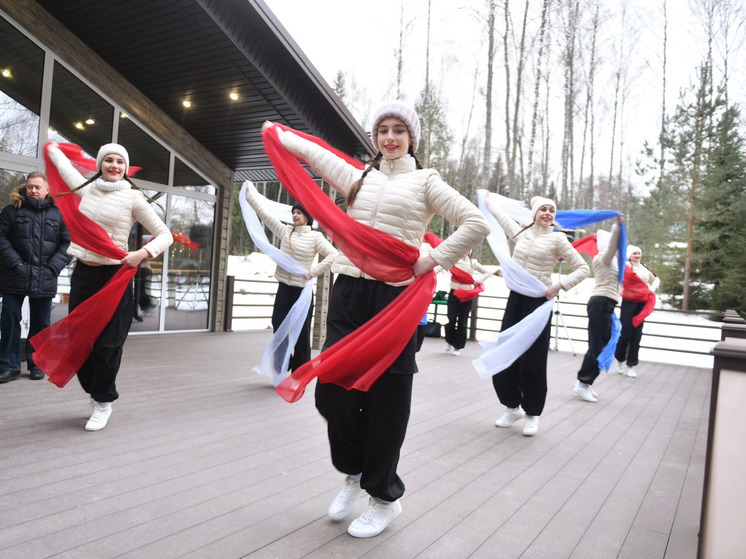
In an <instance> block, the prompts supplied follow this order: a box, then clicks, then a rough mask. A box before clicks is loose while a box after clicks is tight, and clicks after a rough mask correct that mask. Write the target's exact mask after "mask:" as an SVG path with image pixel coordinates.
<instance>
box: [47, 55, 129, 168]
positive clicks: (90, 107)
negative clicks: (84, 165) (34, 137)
mask: <svg viewBox="0 0 746 559" xmlns="http://www.w3.org/2000/svg"><path fill="white" fill-rule="evenodd" d="M113 118H114V107H112V106H111V105H110V104H109V103H107V102H106V101H104V100H103V99H102V98H101V97H100V96H99V95H98V94H97V93H96V92H95V91H93V90H92V89H91V88H90V87H88V86H87V85H85V84H84V83H83V82H82V81H80V80H79V79H78V78H76V77H75V76H74V75H73V74H72V73H70V72H69V71H68V70H67V69H65V68H64V67H63V66H62V65H60V64H59V63H58V62H55V64H54V77H53V78H52V104H51V107H50V111H49V139H50V141H55V142H70V143H73V144H77V145H79V146H80V147H81V148H83V151H84V152H85V153H86V154H88V155H89V156H90V157H92V158H93V159H95V158H96V154H97V153H98V148H100V147H101V146H102V145H104V144H108V143H110V142H111V134H112V120H113Z"/></svg>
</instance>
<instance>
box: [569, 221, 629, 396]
mask: <svg viewBox="0 0 746 559" xmlns="http://www.w3.org/2000/svg"><path fill="white" fill-rule="evenodd" d="M622 221H624V218H623V217H618V218H616V223H615V224H614V225H613V226H612V228H611V236H610V237H609V236H608V234H607V241H608V242H607V243H606V246H602V243H601V241H600V240H599V241H598V249H599V253H598V254H597V255H596V256H595V257H594V258H593V277H594V280H595V285H594V287H593V291H591V297H590V299H588V305H587V307H586V308H587V311H588V351H587V352H586V353H585V357H583V363H582V364H581V365H580V370H579V371H578V380H577V382H576V383H575V387H574V388H573V390H574V391H575V393H576V394H577V395H578V396H580V397H581V398H582V399H583V400H585V401H586V402H597V401H598V394H596V391H595V390H593V386H592V385H593V382H594V381H595V380H596V378H597V377H598V375H599V373H600V370H599V366H598V356H599V355H600V354H601V351H602V350H603V349H604V347H605V346H606V344H607V343H609V340H610V339H611V320H612V315H613V314H614V307H616V305H617V303H619V301H620V300H621V295H620V294H619V263H618V262H617V256H616V254H617V249H618V247H617V244H618V241H619V231H620V227H621V223H622ZM601 234H602V233H601V232H600V231H599V233H598V235H597V237H596V238H597V239H600V237H599V235H601Z"/></svg>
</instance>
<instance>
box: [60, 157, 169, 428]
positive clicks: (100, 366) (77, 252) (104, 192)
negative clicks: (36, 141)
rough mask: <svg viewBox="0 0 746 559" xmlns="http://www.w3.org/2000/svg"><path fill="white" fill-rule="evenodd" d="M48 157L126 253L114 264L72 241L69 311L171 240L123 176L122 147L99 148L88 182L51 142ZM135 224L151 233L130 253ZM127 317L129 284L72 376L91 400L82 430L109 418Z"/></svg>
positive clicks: (130, 304) (130, 311) (126, 166)
mask: <svg viewBox="0 0 746 559" xmlns="http://www.w3.org/2000/svg"><path fill="white" fill-rule="evenodd" d="M48 155H49V159H50V160H51V162H52V163H53V164H54V166H55V167H56V170H57V171H58V172H59V175H60V176H61V177H62V179H63V180H64V181H65V183H66V184H67V185H68V186H69V187H70V189H71V191H72V192H74V193H75V194H77V195H78V196H79V197H80V198H81V201H80V206H79V210H80V212H81V213H82V214H83V215H84V216H87V217H88V218H90V219H91V220H93V221H94V222H95V223H96V224H98V225H100V226H101V227H102V228H103V229H104V230H105V231H106V233H107V234H108V235H109V237H110V239H111V241H112V243H113V244H114V245H116V247H117V248H118V249H120V250H121V251H123V252H124V253H126V254H125V256H124V257H123V258H122V259H121V260H115V259H112V258H109V257H106V256H102V255H101V254H97V253H96V252H94V251H93V250H90V249H87V248H84V247H83V246H81V245H80V244H78V243H76V242H75V240H74V239H73V242H72V243H71V244H70V249H69V253H70V254H71V255H72V256H73V257H74V258H76V263H75V269H74V270H73V273H72V276H71V278H70V301H69V307H68V308H69V312H70V313H72V312H73V310H75V308H76V307H77V306H79V305H81V304H82V303H84V302H85V301H86V300H88V299H89V298H91V297H92V296H94V295H95V294H96V293H98V292H99V291H100V290H102V289H103V288H104V285H106V283H107V282H108V281H109V279H111V278H112V277H113V276H114V275H115V274H116V273H117V272H118V271H119V269H120V268H122V267H123V266H126V267H128V268H136V267H137V266H138V265H139V264H140V263H141V262H143V261H144V260H146V259H152V258H155V257H157V256H158V255H159V254H161V253H162V252H163V251H164V250H166V249H167V248H168V247H169V246H170V245H171V243H172V242H173V237H172V235H171V232H170V231H169V229H168V227H166V224H165V223H163V221H162V220H161V218H160V217H158V214H156V212H155V210H153V208H152V207H151V206H150V204H149V203H148V201H147V200H146V198H145V195H144V194H143V193H142V192H141V191H140V190H139V189H137V187H136V186H135V185H134V183H132V181H131V180H130V179H129V177H128V176H127V171H128V170H129V166H130V165H129V154H128V153H127V150H126V149H125V148H124V147H123V146H121V145H119V144H106V145H104V146H101V148H100V149H99V151H98V156H97V157H96V165H97V169H98V172H97V173H96V174H95V175H94V176H92V177H91V178H90V179H88V180H86V179H85V178H84V177H83V176H82V175H81V174H80V173H79V172H78V171H77V170H76V169H75V167H73V165H72V164H71V162H70V160H69V159H68V158H67V157H66V156H65V154H64V153H63V152H62V151H60V149H59V148H58V147H57V146H56V144H51V145H49V146H48ZM47 174H49V173H47ZM50 180H51V179H50ZM66 219H67V217H66ZM136 221H137V222H139V223H140V224H142V226H143V227H145V229H147V230H148V231H149V232H150V233H151V234H152V235H153V239H152V240H151V241H150V242H148V243H147V244H146V245H145V246H143V247H142V248H141V249H139V250H134V251H129V250H128V248H129V247H128V240H129V235H130V231H131V229H132V225H133V224H134V223H135V222H136ZM132 317H133V291H132V285H129V286H128V287H127V288H126V290H125V291H124V295H123V296H122V298H121V300H120V301H119V304H118V306H117V308H116V311H115V312H114V316H113V317H112V318H111V320H110V321H109V323H108V324H107V325H106V327H105V328H104V330H103V332H102V333H101V335H100V336H99V337H98V339H97V340H96V342H95V344H94V345H93V349H92V351H91V353H90V355H89V356H88V358H87V359H86V361H85V363H84V364H83V366H82V367H81V368H80V369H79V370H78V372H77V376H78V380H79V381H80V384H81V386H82V387H83V390H85V391H86V392H87V393H88V394H89V395H90V397H91V412H92V413H91V417H90V419H89V420H88V422H87V423H86V426H85V428H86V430H87V431H99V430H101V429H103V428H104V427H106V424H107V422H108V420H109V416H111V403H112V402H113V401H114V400H116V399H117V398H119V393H118V392H117V389H116V378H117V373H118V372H119V366H120V364H121V360H122V351H123V348H124V342H125V340H126V339H127V334H128V333H129V329H130V326H131V325H132Z"/></svg>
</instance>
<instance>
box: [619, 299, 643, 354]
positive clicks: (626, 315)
mask: <svg viewBox="0 0 746 559" xmlns="http://www.w3.org/2000/svg"><path fill="white" fill-rule="evenodd" d="M644 306H645V303H634V302H632V301H627V300H626V299H622V310H621V312H620V313H619V321H620V322H621V323H622V332H621V334H620V335H619V341H618V342H617V344H616V351H615V352H614V357H615V358H616V360H617V361H621V362H622V363H624V362H625V361H626V362H627V365H628V366H630V367H634V366H635V365H637V364H638V363H639V362H640V359H639V357H638V356H637V355H638V353H640V340H641V339H642V326H643V324H645V323H644V322H641V323H640V325H639V326H637V327H634V326H633V325H632V319H633V318H634V317H635V316H636V315H638V314H640V311H642V309H643V307H644Z"/></svg>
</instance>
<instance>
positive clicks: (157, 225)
mask: <svg viewBox="0 0 746 559" xmlns="http://www.w3.org/2000/svg"><path fill="white" fill-rule="evenodd" d="M49 158H50V159H51V160H52V163H53V164H54V166H55V167H57V170H58V171H59V173H60V176H61V177H62V180H64V181H65V183H66V184H67V185H68V186H69V187H70V189H73V188H76V187H78V186H80V185H81V184H83V183H84V182H85V181H86V179H85V178H84V177H83V175H81V174H80V173H79V172H78V171H77V169H75V167H73V165H72V163H70V160H69V159H68V158H67V157H65V154H64V153H62V152H61V151H60V149H59V148H57V147H52V148H51V149H50V150H49ZM75 194H77V195H78V196H80V198H81V201H80V206H79V209H80V211H81V212H82V213H83V214H84V215H86V216H88V217H90V218H91V219H92V220H93V221H95V222H96V223H98V224H99V225H100V226H101V227H103V228H104V230H105V231H106V232H107V233H108V234H109V238H111V240H112V242H113V243H114V245H116V246H117V247H118V248H119V249H121V250H123V251H124V252H128V251H129V248H128V241H129V236H130V231H131V229H132V225H134V223H135V221H137V222H139V223H140V224H142V226H143V227H145V229H147V230H148V232H149V233H150V234H151V235H153V239H152V240H150V241H149V242H148V243H147V244H146V245H145V246H144V248H145V250H147V251H148V252H149V253H150V256H151V257H152V258H155V257H157V256H158V255H159V254H161V253H162V252H163V251H164V250H166V249H167V248H168V247H169V246H170V245H171V243H172V242H173V235H171V231H169V230H168V227H166V224H165V223H163V221H162V220H161V218H160V217H158V214H157V213H155V211H154V210H153V208H152V207H151V206H150V204H149V203H148V201H147V200H146V199H145V195H144V194H143V193H142V192H140V191H139V190H135V189H133V188H132V186H131V185H130V184H129V183H128V182H127V181H118V182H107V181H105V180H103V179H102V178H98V179H96V181H94V182H92V183H91V184H88V185H86V186H85V187H84V188H81V189H80V190H76V191H75ZM67 253H68V254H70V255H71V256H74V257H75V258H77V259H78V260H82V261H83V262H88V263H93V264H103V265H117V264H121V262H120V261H119V260H114V259H112V258H106V257H104V256H101V255H100V254H97V253H95V252H93V251H90V250H87V249H85V248H83V247H82V246H80V245H77V244H75V243H74V242H73V243H70V248H69V249H68V250H67Z"/></svg>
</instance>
